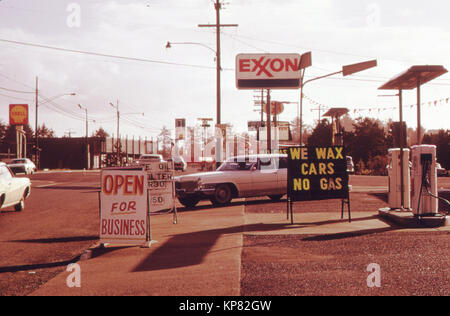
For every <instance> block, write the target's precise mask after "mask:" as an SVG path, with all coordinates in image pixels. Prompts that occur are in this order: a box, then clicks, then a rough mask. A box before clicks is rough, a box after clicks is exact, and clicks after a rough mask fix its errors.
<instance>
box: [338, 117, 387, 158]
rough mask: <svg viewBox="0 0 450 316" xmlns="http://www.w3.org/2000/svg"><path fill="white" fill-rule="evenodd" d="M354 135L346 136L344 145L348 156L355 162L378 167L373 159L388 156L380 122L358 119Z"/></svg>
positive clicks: (346, 134) (347, 134)
mask: <svg viewBox="0 0 450 316" xmlns="http://www.w3.org/2000/svg"><path fill="white" fill-rule="evenodd" d="M354 128H355V130H354V132H353V133H345V134H344V144H345V145H346V147H347V154H349V155H350V156H352V157H353V160H354V161H358V162H359V161H360V160H361V161H362V162H364V164H365V165H368V166H371V165H373V166H374V165H378V164H375V163H374V162H373V161H371V160H372V159H374V158H375V157H377V156H378V157H384V156H386V154H387V150H388V144H387V141H386V140H387V138H386V134H385V131H384V128H383V126H382V124H381V122H380V121H378V120H375V119H370V118H364V119H363V118H358V119H357V120H356V123H355V124H354Z"/></svg>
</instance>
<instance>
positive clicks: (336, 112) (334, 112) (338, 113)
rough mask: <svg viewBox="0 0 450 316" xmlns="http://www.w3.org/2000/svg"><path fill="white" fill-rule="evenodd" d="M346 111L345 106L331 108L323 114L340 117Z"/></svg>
mask: <svg viewBox="0 0 450 316" xmlns="http://www.w3.org/2000/svg"><path fill="white" fill-rule="evenodd" d="M347 113H348V109H347V108H331V109H329V110H328V111H327V112H326V113H325V114H324V115H323V116H331V117H340V116H342V115H345V114H347Z"/></svg>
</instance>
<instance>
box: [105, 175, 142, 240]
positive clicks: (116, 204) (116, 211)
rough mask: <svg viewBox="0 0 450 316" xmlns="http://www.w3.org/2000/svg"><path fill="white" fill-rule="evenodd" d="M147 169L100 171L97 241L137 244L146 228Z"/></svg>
mask: <svg viewBox="0 0 450 316" xmlns="http://www.w3.org/2000/svg"><path fill="white" fill-rule="evenodd" d="M147 189H148V183H147V173H146V172H145V171H144V170H120V169H117V170H114V169H104V170H102V172H101V192H100V241H101V242H102V243H117V244H138V243H141V242H142V243H144V242H146V241H147V232H148V231H149V222H148V204H147V199H148V195H147Z"/></svg>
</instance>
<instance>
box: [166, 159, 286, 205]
mask: <svg viewBox="0 0 450 316" xmlns="http://www.w3.org/2000/svg"><path fill="white" fill-rule="evenodd" d="M175 181H176V191H177V196H178V200H179V201H180V203H181V204H183V205H184V206H187V207H194V206H195V205H197V203H198V202H199V201H200V200H210V201H211V202H212V203H213V204H214V205H224V204H228V203H230V202H231V200H232V199H233V198H245V197H255V196H266V195H267V196H269V197H270V198H271V199H272V200H274V201H277V200H280V199H281V198H282V197H283V195H285V194H286V192H287V155H282V154H267V155H250V156H238V157H233V158H230V159H228V160H227V161H225V162H224V163H223V164H222V165H221V166H220V167H219V168H218V169H217V170H216V171H213V172H205V173H194V174H190V175H185V176H180V177H176V178H175Z"/></svg>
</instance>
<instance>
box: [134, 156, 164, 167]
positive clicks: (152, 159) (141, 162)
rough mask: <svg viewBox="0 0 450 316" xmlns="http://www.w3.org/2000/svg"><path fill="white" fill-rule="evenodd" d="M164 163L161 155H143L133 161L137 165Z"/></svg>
mask: <svg viewBox="0 0 450 316" xmlns="http://www.w3.org/2000/svg"><path fill="white" fill-rule="evenodd" d="M162 161H164V159H163V156H162V155H158V154H143V155H141V156H140V157H139V159H138V160H136V161H135V163H136V164H138V165H145V163H147V162H162Z"/></svg>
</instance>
